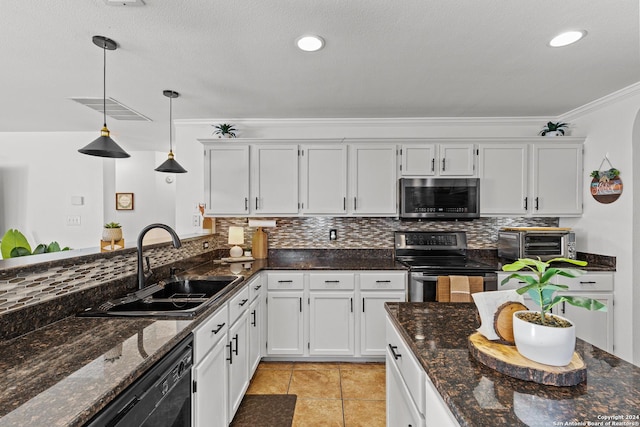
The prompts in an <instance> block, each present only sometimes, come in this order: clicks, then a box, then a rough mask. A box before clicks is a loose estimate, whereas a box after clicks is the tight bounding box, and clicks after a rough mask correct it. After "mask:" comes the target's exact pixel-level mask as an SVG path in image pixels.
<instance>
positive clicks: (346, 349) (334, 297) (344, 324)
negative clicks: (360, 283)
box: [309, 291, 355, 356]
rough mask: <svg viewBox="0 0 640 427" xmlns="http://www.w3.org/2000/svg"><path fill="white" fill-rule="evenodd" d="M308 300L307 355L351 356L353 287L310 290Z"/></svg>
mask: <svg viewBox="0 0 640 427" xmlns="http://www.w3.org/2000/svg"><path fill="white" fill-rule="evenodd" d="M309 301H310V302H309V306H310V310H309V316H310V321H309V355H311V356H339V355H343V356H353V355H354V353H355V339H354V329H355V328H354V314H353V291H351V292H327V291H317V292H313V291H312V292H311V293H310V297H309Z"/></svg>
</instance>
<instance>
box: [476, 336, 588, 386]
mask: <svg viewBox="0 0 640 427" xmlns="http://www.w3.org/2000/svg"><path fill="white" fill-rule="evenodd" d="M469 351H470V352H471V355H472V356H473V357H474V358H475V359H476V360H477V361H478V362H480V363H482V364H483V365H486V366H488V367H490V368H491V369H495V370H496V371H498V372H500V373H502V374H505V375H508V376H510V377H514V378H518V379H520V380H525V381H533V382H535V383H538V384H546V385H554V386H572V385H576V384H580V383H581V382H583V381H585V380H586V379H587V366H586V365H585V364H584V361H583V360H582V358H581V357H580V355H579V354H578V353H575V352H574V353H573V359H571V362H570V363H569V364H568V365H567V366H550V365H544V364H542V363H537V362H534V361H533V360H529V359H527V358H526V357H524V356H523V355H521V354H520V353H518V350H517V349H516V346H514V345H504V344H498V343H495V342H493V341H489V340H488V339H486V338H485V337H484V335H482V334H480V333H479V332H475V333H473V334H471V335H470V336H469Z"/></svg>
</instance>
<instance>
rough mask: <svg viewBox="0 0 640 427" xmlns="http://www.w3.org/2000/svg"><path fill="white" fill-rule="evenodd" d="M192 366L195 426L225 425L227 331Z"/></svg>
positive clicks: (218, 426) (211, 426)
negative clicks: (201, 358)
mask: <svg viewBox="0 0 640 427" xmlns="http://www.w3.org/2000/svg"><path fill="white" fill-rule="evenodd" d="M221 338H222V339H221V341H220V342H219V343H218V344H217V345H216V346H214V347H213V349H212V350H211V351H210V352H209V353H207V355H206V356H205V357H204V359H203V360H202V361H201V362H200V363H198V364H197V365H196V366H195V368H193V377H194V378H195V383H194V384H195V386H194V393H193V402H194V411H193V421H194V425H195V426H210V427H222V426H225V427H226V426H228V425H229V422H228V420H227V409H228V403H227V402H228V399H227V381H228V380H227V363H228V362H227V358H228V357H229V351H228V345H227V340H226V338H227V334H226V333H225V334H224V335H223V336H222V337H221Z"/></svg>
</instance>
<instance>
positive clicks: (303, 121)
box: [175, 117, 548, 127]
mask: <svg viewBox="0 0 640 427" xmlns="http://www.w3.org/2000/svg"><path fill="white" fill-rule="evenodd" d="M546 121H548V118H547V117H383V118H244V119H240V118H235V119H234V118H225V119H182V120H176V121H175V125H176V126H194V125H212V124H216V123H225V122H232V123H234V124H235V125H238V124H243V125H256V126H287V127H306V126H333V127H337V126H367V127H372V126H380V127H388V126H405V127H419V126H451V125H455V126H497V125H499V126H530V125H536V126H538V125H539V124H540V123H542V122H546Z"/></svg>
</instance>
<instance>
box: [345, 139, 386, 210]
mask: <svg viewBox="0 0 640 427" xmlns="http://www.w3.org/2000/svg"><path fill="white" fill-rule="evenodd" d="M349 150H350V151H349V158H350V163H349V172H350V175H351V176H350V181H349V182H350V184H349V188H350V192H349V196H350V197H349V202H348V205H349V211H350V212H351V213H352V214H353V215H366V216H382V215H386V216H393V215H397V213H398V208H397V202H396V199H397V198H396V193H397V187H398V183H397V177H396V146H395V145H391V144H379V143H372V144H352V145H350V146H349Z"/></svg>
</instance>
